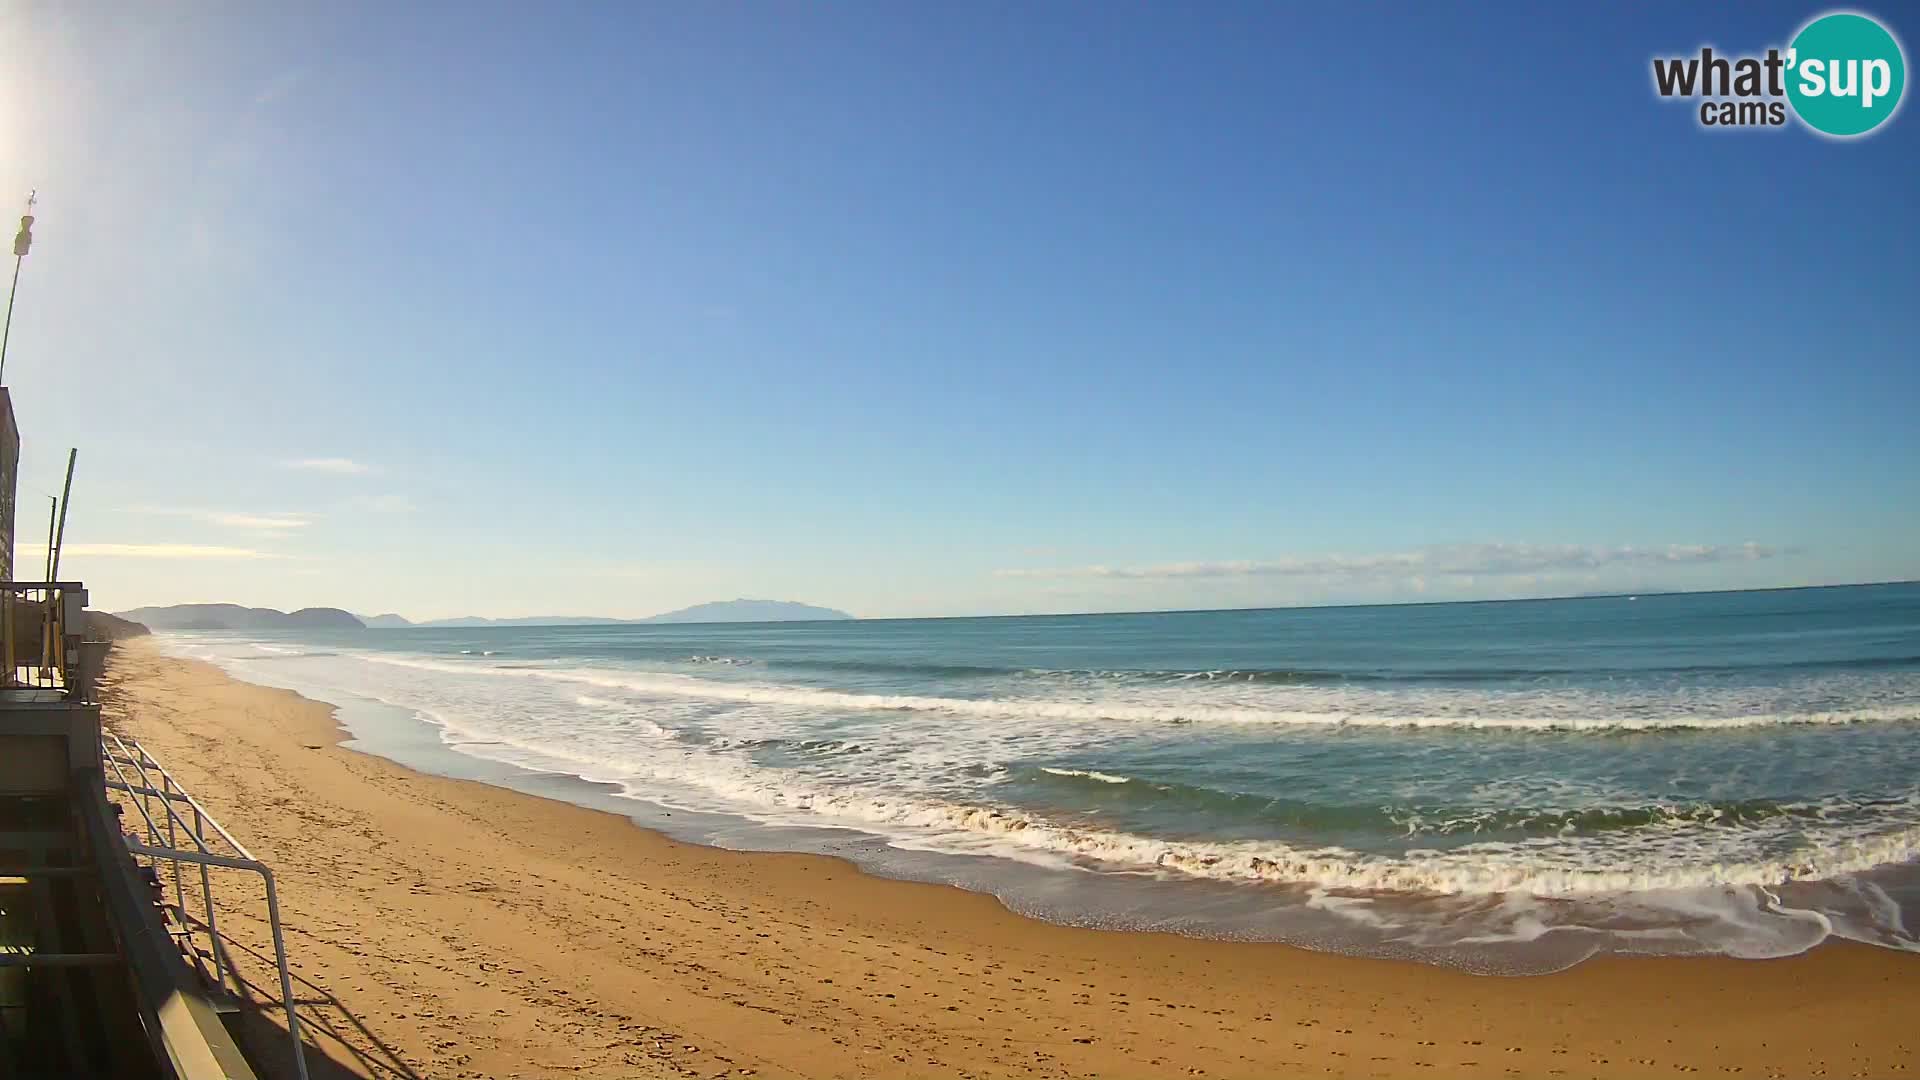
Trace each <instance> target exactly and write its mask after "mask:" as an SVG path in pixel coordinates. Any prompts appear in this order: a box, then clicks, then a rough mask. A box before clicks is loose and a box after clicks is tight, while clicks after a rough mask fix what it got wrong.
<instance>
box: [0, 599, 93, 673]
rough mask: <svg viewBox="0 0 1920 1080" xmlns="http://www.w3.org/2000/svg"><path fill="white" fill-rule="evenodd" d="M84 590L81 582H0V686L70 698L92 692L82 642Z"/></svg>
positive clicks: (85, 600) (84, 619) (84, 623)
mask: <svg viewBox="0 0 1920 1080" xmlns="http://www.w3.org/2000/svg"><path fill="white" fill-rule="evenodd" d="M86 606H87V590H86V587H85V586H83V585H80V584H79V583H77V582H59V581H5V582H0V685H3V686H4V687H5V688H9V689H21V688H29V689H38V690H54V691H62V692H70V691H73V690H75V689H84V688H89V687H91V685H92V684H91V680H90V679H88V678H86V677H85V673H84V672H83V671H82V670H81V669H82V667H83V660H84V652H83V650H82V649H81V648H80V640H81V638H83V637H85V636H86V615H85V611H86Z"/></svg>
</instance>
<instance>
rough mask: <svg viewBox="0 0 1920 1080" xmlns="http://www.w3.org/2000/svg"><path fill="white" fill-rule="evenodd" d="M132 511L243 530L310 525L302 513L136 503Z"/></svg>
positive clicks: (288, 529)
mask: <svg viewBox="0 0 1920 1080" xmlns="http://www.w3.org/2000/svg"><path fill="white" fill-rule="evenodd" d="M129 512H130V513H135V514H158V515H163V516H166V517H182V518H192V519H193V520H195V521H202V522H205V523H207V524H208V525H219V526H221V527H223V528H228V529H245V530H248V531H251V532H260V533H270V534H284V533H289V532H292V531H294V530H295V529H304V528H306V527H307V526H308V525H311V524H313V520H314V519H313V515H312V514H303V513H291V512H289V513H277V512H264V513H256V512H249V511H241V510H194V509H183V508H178V507H168V506H136V507H133V508H131V509H130V510H129Z"/></svg>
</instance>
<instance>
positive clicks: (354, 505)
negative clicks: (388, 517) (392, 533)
mask: <svg viewBox="0 0 1920 1080" xmlns="http://www.w3.org/2000/svg"><path fill="white" fill-rule="evenodd" d="M347 506H348V508H350V509H353V510H361V511H365V512H367V513H371V514H410V513H412V512H413V500H412V499H409V498H407V497H406V496H405V495H397V494H392V493H389V494H386V495H356V496H354V497H353V498H351V499H349V500H347Z"/></svg>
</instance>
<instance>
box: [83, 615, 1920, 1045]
mask: <svg viewBox="0 0 1920 1080" xmlns="http://www.w3.org/2000/svg"><path fill="white" fill-rule="evenodd" d="M105 685H106V687H107V694H106V698H107V708H106V716H107V717H108V719H109V720H110V722H113V723H114V724H115V726H116V727H118V728H120V729H121V730H124V731H128V732H130V733H131V734H132V735H134V736H135V737H136V738H139V739H141V740H142V741H143V742H145V743H146V744H147V745H148V746H149V748H150V749H152V750H153V752H154V753H155V754H156V755H157V756H158V757H159V758H160V759H161V760H162V761H164V762H166V763H167V765H168V767H169V768H170V769H172V770H173V771H174V772H175V774H176V775H178V776H180V778H181V779H182V780H183V781H184V782H185V783H186V784H187V785H188V786H189V787H190V788H191V789H192V790H193V791H194V792H195V793H196V794H197V795H198V796H199V797H200V798H201V800H202V801H203V802H205V803H206V804H207V805H208V806H209V808H210V809H212V810H213V811H214V812H215V813H216V814H217V815H219V816H220V818H221V819H222V821H223V822H224V823H226V824H227V826H228V828H229V829H232V830H233V831H234V832H235V834H236V835H238V836H240V837H241V838H242V840H243V841H245V842H246V843H248V844H249V846H251V847H253V848H254V849H255V851H256V853H257V854H259V856H260V857H261V858H263V859H265V860H266V861H268V862H269V864H270V865H272V866H273V867H274V869H275V871H276V874H277V875H278V876H279V878H280V879H281V889H282V904H283V906H284V907H285V910H286V912H287V922H288V924H289V926H288V947H289V950H290V952H291V954H292V959H293V960H294V961H295V962H296V963H297V964H298V966H297V967H296V968H295V971H296V974H297V976H299V977H300V978H301V980H302V981H303V982H304V983H305V984H306V985H305V986H303V988H302V994H303V997H304V996H305V995H307V994H308V993H314V994H315V995H316V996H317V997H319V998H322V999H329V1000H331V1001H333V1002H335V1004H333V1005H322V1006H320V1007H319V1012H320V1013H321V1014H322V1016H323V1017H324V1016H326V1015H327V1014H329V1013H337V1014H339V1015H338V1016H337V1017H335V1018H334V1019H335V1022H334V1023H331V1024H325V1023H323V1024H318V1025H316V1026H317V1027H321V1028H322V1029H323V1030H322V1032H321V1038H320V1042H321V1045H322V1048H323V1049H325V1050H327V1051H328V1052H329V1053H330V1055H331V1056H333V1057H335V1058H336V1060H340V1061H342V1062H343V1063H346V1064H348V1065H349V1067H350V1068H353V1069H354V1070H355V1072H356V1073H357V1074H359V1075H375V1076H387V1075H398V1076H406V1075H409V1073H408V1072H406V1071H402V1069H406V1070H411V1071H412V1073H413V1074H414V1075H419V1076H429V1075H430V1076H460V1075H473V1076H516V1075H517V1076H524V1077H544V1076H559V1075H582V1074H585V1075H594V1076H600V1075H609V1076H611V1075H623V1076H626V1075H687V1074H689V1070H691V1071H692V1072H691V1074H693V1075H708V1076H711V1075H723V1074H727V1073H728V1072H729V1071H732V1072H734V1073H736V1074H737V1073H738V1070H741V1069H749V1070H753V1071H754V1072H755V1073H757V1074H759V1075H779V1076H817V1075H830V1076H868V1075H871V1076H897V1075H956V1074H961V1073H965V1074H970V1075H985V1076H1032V1075H1043V1076H1044V1075H1056V1076H1065V1075H1107V1076H1136V1075H1166V1074H1186V1073H1193V1074H1195V1075H1199V1074H1201V1073H1202V1072H1203V1073H1204V1074H1205V1075H1216V1076H1217V1075H1233V1076H1256V1075H1273V1074H1274V1073H1275V1072H1281V1073H1286V1072H1303V1071H1306V1070H1309V1069H1311V1070H1312V1071H1314V1072H1316V1073H1320V1074H1322V1075H1327V1074H1331V1075H1354V1076H1365V1075H1403V1074H1405V1073H1406V1072H1408V1071H1411V1070H1412V1069H1413V1068H1416V1067H1417V1068H1422V1069H1423V1070H1426V1071H1427V1072H1428V1074H1430V1075H1441V1076H1449V1075H1451V1076H1474V1075H1484V1074H1486V1073H1490V1072H1496V1071H1498V1072H1503V1073H1504V1072H1508V1071H1510V1070H1511V1071H1517V1072H1518V1073H1520V1074H1523V1075H1545V1074H1555V1073H1558V1074H1563V1075H1591V1076H1631V1075H1644V1074H1645V1073H1647V1072H1650V1071H1661V1072H1671V1071H1675V1070H1676V1069H1684V1068H1687V1067H1692V1068H1697V1069H1706V1068H1715V1067H1728V1068H1742V1069H1749V1070H1752V1071H1754V1072H1755V1073H1756V1074H1758V1075H1780V1076H1795V1075H1806V1074H1810V1073H1812V1072H1813V1071H1814V1070H1817V1069H1827V1070H1830V1071H1832V1070H1842V1069H1844V1070H1846V1071H1848V1072H1852V1073H1859V1072H1864V1073H1867V1074H1872V1075H1878V1074H1884V1073H1886V1072H1888V1071H1889V1070H1891V1069H1893V1068H1895V1067H1896V1065H1897V1064H1899V1063H1900V1062H1901V1061H1902V1059H1903V1058H1905V1057H1906V1056H1907V1055H1908V1054H1909V1053H1910V1052H1911V1049H1910V1044H1911V1043H1912V1041H1913V1040H1911V1038H1910V1037H1908V1036H1905V1035H1903V1034H1896V1033H1897V1032H1901V1031H1903V1030H1904V1029H1903V1026H1902V1019H1901V1018H1902V1017H1904V1016H1907V1015H1910V1014H1911V1013H1912V1011H1913V1010H1914V1009H1915V1007H1916V1006H1920V980H1917V979H1915V978H1913V976H1914V975H1915V974H1916V973H1917V971H1920V969H1916V968H1914V967H1913V965H1914V963H1915V960H1914V958H1913V957H1910V956H1906V955H1902V954H1898V953H1894V952H1891V951H1889V950H1885V949H1877V948H1872V947H1869V946H1864V945H1856V944H1852V943H1835V942H1830V943H1827V944H1825V945H1822V946H1820V947H1818V948H1816V949H1814V950H1812V951H1811V952H1808V953H1805V954H1801V955H1799V956H1795V957H1790V958H1785V959H1780V960H1765V961H1760V960H1730V959H1725V958H1713V957H1702V958H1625V957H1595V958H1592V959H1589V960H1587V961H1585V962H1583V963H1581V964H1579V965H1578V966H1576V967H1574V968H1573V969H1571V970H1568V971H1565V972H1560V973H1556V974H1551V975H1542V976H1535V977H1529V978H1524V979H1503V978H1496V977H1488V976H1482V975H1470V974H1465V973H1462V972H1458V971H1454V970H1450V969H1446V968H1441V967H1436V966H1433V965H1429V964H1424V963H1418V962H1414V961H1406V960H1392V959H1374V958H1365V957H1352V956H1343V955H1336V954H1331V953H1321V952H1314V951H1310V950H1307V949H1303V948H1299V947H1296V946H1292V945H1286V944H1281V943H1272V942H1255V943H1238V942H1231V941H1220V940H1209V939H1202V938H1192V937H1185V936H1180V935H1175V934H1170V933H1164V932H1156V931H1109V930H1100V929H1090V928H1082V927H1071V926H1061V925H1058V924H1054V923H1049V922H1042V921H1039V920H1035V919H1031V918H1027V917H1025V916H1022V915H1019V914H1016V913H1015V912H1013V911H1011V910H1009V909H1008V908H1006V907H1005V906H1004V905H1003V904H1002V903H1001V902H1000V901H999V900H998V899H996V898H995V897H993V896H990V895H986V894H982V893H976V892H969V891H964V890H962V889H959V888H957V887H953V886H947V885H939V884H929V883H923V882H914V881H901V880H897V879H892V878H886V877H879V876H874V875H870V874H867V873H865V872H863V871H861V870H860V869H859V868H858V867H857V866H855V865H854V864H852V863H850V862H848V861H846V860H844V859H840V858H837V857H834V856H831V855H818V854H802V853H778V852H741V851H734V850H731V849H727V848H719V847H705V846H700V845H695V844H690V843H686V842H683V841H678V840H674V839H671V838H669V837H667V836H665V835H662V834H659V833H657V832H653V831H650V830H648V829H646V828H644V827H642V826H640V825H638V824H636V823H634V822H633V821H632V820H630V819H629V818H627V817H623V816H620V815H616V814H614V813H611V812H607V811H601V810H595V809H591V808H585V807H581V806H577V805H573V804H571V803H566V802H560V801H556V800H552V799H547V798H542V797H540V796H537V795H532V794H525V793H522V792H520V791H517V790H510V789H507V788H503V787H499V786H495V785H492V784H488V783H485V782H482V781H476V780H456V779H448V778H443V777H437V776H432V775H429V774H425V773H420V772H414V771H412V770H409V769H407V768H405V767H404V766H401V765H399V764H396V763H394V762H392V761H390V760H388V759H386V758H382V757H378V756H375V755H374V754H373V753H369V752H363V751H360V750H354V749H352V748H348V747H344V746H342V745H340V744H341V742H342V741H343V740H344V739H346V738H348V737H350V735H349V733H348V732H346V731H345V730H344V729H343V728H342V727H341V726H340V724H339V721H338V717H337V715H336V712H335V709H334V708H333V707H332V706H330V705H327V704H324V703H320V702H315V701H311V700H309V699H306V698H303V697H300V696H299V695H297V694H295V693H294V692H292V691H288V690H278V689H271V688H266V687H261V686H256V685H253V684H249V683H244V682H241V681H239V680H236V679H234V678H232V677H230V676H228V675H226V674H225V673H224V672H221V671H220V670H219V669H217V668H214V667H213V666H211V665H208V664H204V663H201V662H198V661H190V660H184V659H176V658H171V657H166V656H163V655H162V654H161V653H160V652H159V651H158V649H157V648H155V647H154V646H153V644H152V643H150V642H136V643H131V644H127V643H123V644H122V645H121V646H119V647H116V649H115V650H114V655H113V658H112V659H111V660H110V661H109V667H108V675H107V679H106V683H105ZM223 895H224V894H223ZM231 921H232V922H233V923H234V924H236V925H234V926H232V927H229V920H228V919H226V918H225V917H224V911H223V919H222V927H223V929H227V930H228V932H229V933H230V934H232V935H233V936H234V937H236V938H237V939H240V940H242V941H243V942H244V941H246V940H247V939H246V937H245V935H247V934H250V933H258V934H260V935H264V926H263V925H256V924H258V923H259V920H258V919H257V918H245V917H242V918H236V919H233V920H231ZM249 944H252V943H251V942H249ZM305 1012H306V1010H303V1017H304V1015H305ZM349 1018H350V1019H349ZM362 1025H364V1026H362ZM328 1029H330V1030H332V1031H333V1032H334V1033H335V1034H334V1035H333V1036H331V1037H329V1036H327V1035H326V1034H325V1031H326V1030H328ZM1755 1031H1765V1032H1766V1034H1767V1040H1766V1041H1765V1042H1758V1041H1752V1039H1751V1033H1752V1032H1755ZM1768 1043H1771V1044H1772V1046H1771V1047H1769V1046H1768ZM382 1048H385V1049H384V1050H383V1049H382ZM382 1062H384V1064H382Z"/></svg>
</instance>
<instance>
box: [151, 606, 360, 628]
mask: <svg viewBox="0 0 1920 1080" xmlns="http://www.w3.org/2000/svg"><path fill="white" fill-rule="evenodd" d="M119 614H120V617H121V618H123V619H131V620H133V621H134V622H137V623H141V624H144V625H145V626H146V627H147V628H148V629H152V630H337V629H350V630H357V629H359V628H360V627H361V626H362V625H363V624H362V623H361V622H360V620H359V619H356V618H354V617H353V614H352V613H351V612H347V611H341V610H340V609H339V608H330V607H310V608H301V609H300V610H299V611H275V610H274V609H273V608H259V607H254V608H250V607H241V606H240V605H238V604H174V605H172V606H170V607H143V608H134V609H133V610H132V611H122V612H120V613H119Z"/></svg>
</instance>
